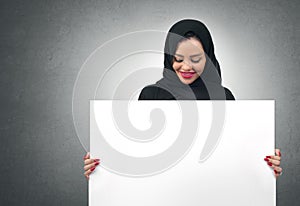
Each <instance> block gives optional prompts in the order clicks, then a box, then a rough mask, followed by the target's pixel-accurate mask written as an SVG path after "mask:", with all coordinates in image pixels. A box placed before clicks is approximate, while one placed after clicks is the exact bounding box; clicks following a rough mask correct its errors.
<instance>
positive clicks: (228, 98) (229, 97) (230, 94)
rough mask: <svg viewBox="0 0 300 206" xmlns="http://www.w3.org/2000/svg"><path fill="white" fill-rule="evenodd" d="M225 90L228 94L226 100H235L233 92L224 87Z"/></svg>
mask: <svg viewBox="0 0 300 206" xmlns="http://www.w3.org/2000/svg"><path fill="white" fill-rule="evenodd" d="M224 90H225V94H226V100H235V98H234V96H233V94H232V92H231V91H230V90H229V89H227V88H226V87H224Z"/></svg>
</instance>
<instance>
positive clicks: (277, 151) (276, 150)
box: [275, 149, 281, 157]
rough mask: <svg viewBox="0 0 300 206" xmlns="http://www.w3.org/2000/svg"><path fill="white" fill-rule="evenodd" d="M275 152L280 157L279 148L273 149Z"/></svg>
mask: <svg viewBox="0 0 300 206" xmlns="http://www.w3.org/2000/svg"><path fill="white" fill-rule="evenodd" d="M275 154H276V155H277V156H279V157H281V152H280V149H275Z"/></svg>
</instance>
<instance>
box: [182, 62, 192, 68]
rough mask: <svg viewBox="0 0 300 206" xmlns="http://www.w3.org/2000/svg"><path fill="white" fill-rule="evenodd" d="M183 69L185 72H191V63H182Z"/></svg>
mask: <svg viewBox="0 0 300 206" xmlns="http://www.w3.org/2000/svg"><path fill="white" fill-rule="evenodd" d="M181 68H182V69H184V70H190V69H192V65H191V64H190V63H189V62H186V61H184V62H182V66H181Z"/></svg>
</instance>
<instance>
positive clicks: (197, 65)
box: [173, 38, 206, 84]
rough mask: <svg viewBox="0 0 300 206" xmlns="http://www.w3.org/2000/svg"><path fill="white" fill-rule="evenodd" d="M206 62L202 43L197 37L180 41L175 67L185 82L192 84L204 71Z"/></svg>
mask: <svg viewBox="0 0 300 206" xmlns="http://www.w3.org/2000/svg"><path fill="white" fill-rule="evenodd" d="M205 62H206V57H205V52H204V49H203V47H202V44H201V42H200V41H199V40H197V39H196V38H189V39H187V40H184V41H182V42H179V43H178V46H177V50H176V52H175V55H174V58H173V69H174V70H175V72H176V74H177V76H178V78H179V79H180V81H181V82H182V83H184V84H191V83H192V82H194V81H195V80H196V79H197V78H198V77H199V76H200V75H201V74H202V72H203V70H204V66H205Z"/></svg>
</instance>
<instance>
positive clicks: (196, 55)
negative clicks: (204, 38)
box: [190, 53, 202, 57]
mask: <svg viewBox="0 0 300 206" xmlns="http://www.w3.org/2000/svg"><path fill="white" fill-rule="evenodd" d="M198 56H202V54H201V53H199V54H194V55H191V56H190V57H198Z"/></svg>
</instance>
